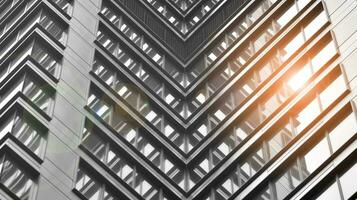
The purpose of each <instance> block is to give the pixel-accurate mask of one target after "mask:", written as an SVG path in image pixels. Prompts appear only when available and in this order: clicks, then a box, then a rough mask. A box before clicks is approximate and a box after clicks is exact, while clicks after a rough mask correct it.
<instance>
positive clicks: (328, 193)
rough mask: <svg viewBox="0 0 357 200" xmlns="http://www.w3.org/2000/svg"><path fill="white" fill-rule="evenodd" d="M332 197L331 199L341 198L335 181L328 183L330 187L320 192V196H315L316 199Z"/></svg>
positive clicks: (328, 199)
mask: <svg viewBox="0 0 357 200" xmlns="http://www.w3.org/2000/svg"><path fill="white" fill-rule="evenodd" d="M332 199H333V200H335V199H336V200H339V199H341V196H340V192H339V189H338V186H337V184H336V182H333V184H332V185H330V187H328V188H327V189H326V190H325V191H323V192H322V194H320V196H318V197H317V198H316V200H332Z"/></svg>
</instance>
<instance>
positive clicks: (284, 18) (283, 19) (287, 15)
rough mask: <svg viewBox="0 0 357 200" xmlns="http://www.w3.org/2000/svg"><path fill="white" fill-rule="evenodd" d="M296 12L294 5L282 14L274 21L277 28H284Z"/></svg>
mask: <svg viewBox="0 0 357 200" xmlns="http://www.w3.org/2000/svg"><path fill="white" fill-rule="evenodd" d="M297 12H298V10H297V7H296V5H295V4H292V5H291V6H290V7H289V8H288V9H287V10H286V11H284V12H283V14H282V15H281V16H280V17H278V18H277V19H276V23H277V25H278V27H283V26H285V25H286V24H287V23H288V22H289V21H290V20H291V19H292V18H293V17H294V16H295V15H296V14H297Z"/></svg>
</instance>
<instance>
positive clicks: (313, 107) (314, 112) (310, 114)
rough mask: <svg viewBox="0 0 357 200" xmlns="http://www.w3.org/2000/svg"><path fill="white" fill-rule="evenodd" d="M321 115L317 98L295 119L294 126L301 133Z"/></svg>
mask: <svg viewBox="0 0 357 200" xmlns="http://www.w3.org/2000/svg"><path fill="white" fill-rule="evenodd" d="M319 114H320V107H319V104H318V101H317V99H316V98H315V99H314V100H313V101H311V102H310V103H309V104H308V105H306V106H305V107H304V108H303V109H302V110H301V111H300V112H299V114H297V115H296V116H295V118H294V124H295V126H296V129H297V132H298V133H299V132H301V131H302V130H303V129H304V128H305V127H306V126H307V125H309V124H310V123H311V122H312V121H313V120H314V119H315V118H316V117H317V116H318V115H319Z"/></svg>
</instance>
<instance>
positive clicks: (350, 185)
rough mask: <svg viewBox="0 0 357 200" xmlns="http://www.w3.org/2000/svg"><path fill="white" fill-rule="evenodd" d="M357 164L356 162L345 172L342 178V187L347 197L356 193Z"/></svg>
mask: <svg viewBox="0 0 357 200" xmlns="http://www.w3.org/2000/svg"><path fill="white" fill-rule="evenodd" d="M356 177H357V164H354V165H353V166H352V167H351V168H350V169H349V170H348V171H347V172H345V173H344V174H343V175H342V176H341V178H340V183H341V187H342V192H343V196H344V197H345V199H349V198H350V197H351V196H352V195H353V194H355V193H356V188H357V182H356Z"/></svg>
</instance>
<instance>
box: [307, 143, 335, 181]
mask: <svg viewBox="0 0 357 200" xmlns="http://www.w3.org/2000/svg"><path fill="white" fill-rule="evenodd" d="M330 155H331V153H330V150H329V146H328V143H327V139H326V138H325V137H324V138H323V139H322V140H321V141H320V142H319V143H317V144H316V145H315V146H314V147H313V148H312V149H310V150H309V151H308V152H307V153H306V154H305V155H304V156H303V157H302V159H301V162H302V165H303V173H304V176H305V177H308V176H309V175H310V174H311V173H312V172H314V171H315V169H317V168H318V167H319V166H320V165H321V164H322V163H323V162H324V161H325V160H326V159H327V158H328V157H330Z"/></svg>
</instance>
